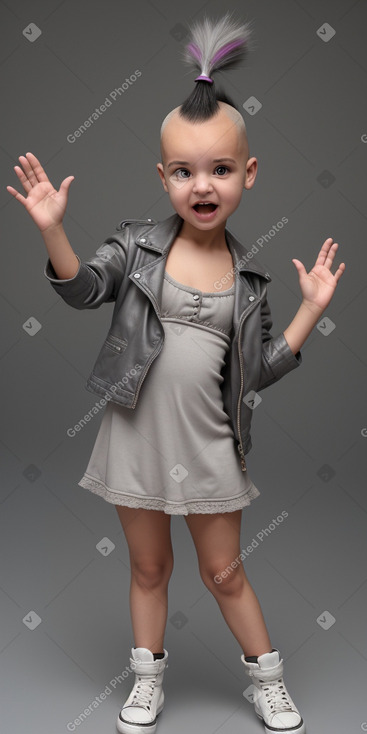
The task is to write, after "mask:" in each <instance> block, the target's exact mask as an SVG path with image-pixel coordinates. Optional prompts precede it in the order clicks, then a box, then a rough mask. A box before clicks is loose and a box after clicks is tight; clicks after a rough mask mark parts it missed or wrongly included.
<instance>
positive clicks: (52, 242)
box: [41, 223, 79, 280]
mask: <svg viewBox="0 0 367 734" xmlns="http://www.w3.org/2000/svg"><path fill="white" fill-rule="evenodd" d="M41 234H42V237H43V240H44V243H45V245H46V248H47V252H48V256H49V258H50V260H51V263H52V267H53V269H54V271H55V273H56V275H57V277H58V278H60V279H61V280H67V279H68V278H73V277H74V275H76V273H77V272H78V270H79V260H78V258H77V257H76V255H75V252H74V250H73V248H72V247H71V244H70V242H69V240H68V238H67V236H66V234H65V230H64V227H63V225H62V223H61V224H59V225H57V226H55V227H50V228H49V229H47V230H44V231H43V232H41Z"/></svg>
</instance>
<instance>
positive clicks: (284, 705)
mask: <svg viewBox="0 0 367 734" xmlns="http://www.w3.org/2000/svg"><path fill="white" fill-rule="evenodd" d="M259 683H261V688H262V690H263V692H264V695H265V697H266V701H267V703H268V704H269V707H270V709H271V710H272V713H276V712H279V711H294V709H293V707H292V705H291V702H290V700H289V696H288V693H287V690H286V688H285V686H284V682H283V678H278V679H277V680H275V681H264V680H262V679H261V678H259Z"/></svg>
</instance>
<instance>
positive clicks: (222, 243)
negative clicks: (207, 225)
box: [177, 220, 227, 251]
mask: <svg viewBox="0 0 367 734" xmlns="http://www.w3.org/2000/svg"><path fill="white" fill-rule="evenodd" d="M177 236H178V237H179V238H180V240H184V241H185V242H187V243H188V244H190V245H194V246H195V247H200V249H202V250H208V251H210V250H222V249H223V248H225V247H227V244H226V238H225V223H222V224H220V225H218V227H214V228H213V229H207V230H203V229H198V228H197V227H194V226H193V225H192V224H189V222H186V221H185V220H183V222H182V226H181V229H180V231H179V232H178V235H177Z"/></svg>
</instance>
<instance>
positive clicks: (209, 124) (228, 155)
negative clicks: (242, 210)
mask: <svg viewBox="0 0 367 734" xmlns="http://www.w3.org/2000/svg"><path fill="white" fill-rule="evenodd" d="M219 105H220V111H219V113H218V114H217V115H215V116H214V117H212V118H211V119H210V120H206V121H205V122H195V123H192V122H188V121H186V120H184V119H182V118H180V117H179V114H178V111H177V110H178V108H177V110H176V111H175V112H174V114H173V116H172V117H171V118H170V119H169V120H168V122H167V123H166V125H165V127H164V129H163V132H162V138H161V152H162V163H158V164H157V169H158V173H159V175H160V178H161V180H162V183H163V187H164V190H165V191H167V192H168V194H169V197H170V200H171V203H172V206H173V208H174V209H175V210H176V212H177V213H178V214H179V215H180V216H181V217H182V218H183V219H184V220H185V223H186V225H187V227H189V228H194V229H195V230H203V231H207V230H210V231H212V230H215V229H216V230H217V231H218V233H219V232H222V231H223V230H224V228H225V223H226V220H227V218H228V217H229V216H230V214H232V213H233V212H234V211H235V210H236V209H237V207H238V205H239V203H240V201H241V197H242V193H243V189H244V188H246V189H250V188H252V186H253V184H254V182H255V178H256V172H257V160H256V158H250V159H249V158H248V144H247V137H246V132H245V127H244V125H243V126H242V127H241V126H239V125H237V124H235V122H234V121H233V119H230V117H228V114H226V112H225V108H226V107H227V105H225V104H224V103H219ZM232 109H233V108H232ZM198 202H210V203H211V204H212V206H210V207H206V206H202V207H200V205H198ZM214 207H215V209H214ZM212 209H213V211H211V210H212ZM197 210H198V211H197ZM187 227H186V228H187Z"/></svg>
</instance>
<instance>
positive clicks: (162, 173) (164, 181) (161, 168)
mask: <svg viewBox="0 0 367 734" xmlns="http://www.w3.org/2000/svg"><path fill="white" fill-rule="evenodd" d="M157 170H158V173H159V177H160V179H161V181H162V184H163V188H164V190H165V191H167V193H168V188H167V184H166V177H165V175H164V170H163V166H162V163H157Z"/></svg>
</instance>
